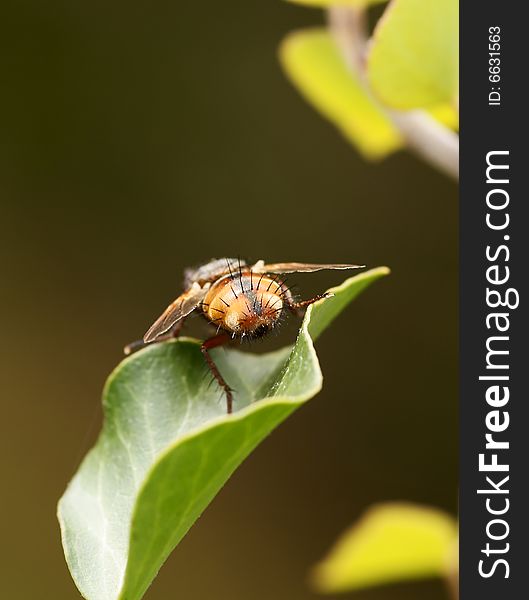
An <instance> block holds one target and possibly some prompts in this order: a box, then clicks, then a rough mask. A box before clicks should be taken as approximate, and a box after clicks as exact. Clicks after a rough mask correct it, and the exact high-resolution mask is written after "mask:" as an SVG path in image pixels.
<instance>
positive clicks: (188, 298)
mask: <svg viewBox="0 0 529 600" xmlns="http://www.w3.org/2000/svg"><path fill="white" fill-rule="evenodd" d="M209 287H210V286H209V284H207V285H204V286H200V285H199V284H198V283H196V282H195V283H194V284H193V285H192V286H191V287H190V288H189V290H187V292H184V293H183V294H182V295H181V296H178V298H177V299H176V300H175V301H174V302H173V303H171V304H169V306H168V307H167V308H166V309H165V311H164V313H163V314H162V315H161V316H160V317H159V318H158V320H157V321H156V322H155V323H154V324H153V325H151V327H150V328H149V331H147V333H146V334H145V335H144V336H143V341H144V342H145V343H148V342H154V341H155V340H156V338H157V337H159V336H160V335H162V334H163V333H166V332H167V331H169V329H171V327H172V326H173V325H174V324H175V323H176V322H177V321H179V320H180V319H183V318H184V317H187V315H188V314H189V313H191V312H193V311H194V310H195V308H196V307H197V306H198V305H199V304H200V303H201V302H202V300H204V297H205V295H206V292H207V291H208V288H209Z"/></svg>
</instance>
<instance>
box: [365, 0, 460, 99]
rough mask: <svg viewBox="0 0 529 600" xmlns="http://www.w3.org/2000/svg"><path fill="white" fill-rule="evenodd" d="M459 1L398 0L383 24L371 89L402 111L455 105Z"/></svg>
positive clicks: (377, 34)
mask: <svg viewBox="0 0 529 600" xmlns="http://www.w3.org/2000/svg"><path fill="white" fill-rule="evenodd" d="M458 44H459V4H458V0H393V2H391V3H390V4H389V5H388V7H387V8H386V10H385V12H384V15H383V16H382V18H381V19H380V20H379V22H378V23H377V26H376V28H375V31H374V34H373V39H372V41H371V47H370V52H369V57H368V69H367V72H368V79H369V82H370V86H371V88H372V90H373V92H374V93H375V95H376V96H377V98H379V99H380V100H381V101H382V102H383V103H384V104H385V105H387V106H388V107H391V108H395V109H399V110H409V109H414V108H432V107H435V106H436V105H440V104H444V103H454V102H455V100H456V98H457V94H458V59H459V45H458Z"/></svg>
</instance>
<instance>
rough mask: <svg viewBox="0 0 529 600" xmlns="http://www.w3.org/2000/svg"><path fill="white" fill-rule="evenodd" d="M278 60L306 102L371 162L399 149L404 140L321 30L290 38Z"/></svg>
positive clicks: (288, 37) (330, 38) (282, 46)
mask: <svg viewBox="0 0 529 600" xmlns="http://www.w3.org/2000/svg"><path fill="white" fill-rule="evenodd" d="M280 59H281V62H282V65H283V68H284V69H285V72H286V73H287V75H288V77H289V78H290V79H291V81H292V83H293V84H294V85H295V86H296V87H297V88H298V90H299V91H300V92H301V94H302V95H303V96H304V97H305V98H306V100H307V101H308V102H309V103H311V104H312V105H314V107H315V108H316V109H317V110H318V111H319V112H320V113H321V114H322V115H323V116H324V117H326V118H327V119H329V120H330V121H331V122H332V123H334V125H335V126H336V127H338V129H339V130H340V131H341V132H342V133H343V135H344V136H345V137H346V138H347V139H348V140H349V141H350V142H352V143H353V144H354V145H355V146H356V147H357V148H358V150H360V152H361V153H362V154H363V155H364V156H365V157H366V158H369V159H378V158H382V157H384V156H385V155H387V154H389V153H391V152H393V151H395V150H397V149H398V148H400V147H401V146H402V144H403V142H402V139H401V137H400V135H399V133H398V132H397V130H396V129H395V127H394V126H393V125H392V124H391V122H390V121H389V119H388V118H387V117H386V115H385V114H384V112H383V111H382V110H381V109H380V108H379V107H378V105H377V103H376V102H375V101H374V100H373V98H372V97H371V95H370V94H369V92H367V91H366V89H365V87H364V85H363V84H362V82H361V81H360V80H359V78H358V77H357V76H355V75H354V74H353V73H352V72H351V71H350V70H349V69H348V68H347V65H346V64H345V62H344V61H343V59H342V57H341V55H340V53H339V51H338V48H337V47H336V44H335V43H334V41H333V39H332V37H331V36H330V35H329V33H328V32H327V31H326V30H325V29H312V30H305V31H299V32H295V33H292V34H290V35H289V36H287V38H286V39H285V40H284V41H283V43H282V45H281V47H280Z"/></svg>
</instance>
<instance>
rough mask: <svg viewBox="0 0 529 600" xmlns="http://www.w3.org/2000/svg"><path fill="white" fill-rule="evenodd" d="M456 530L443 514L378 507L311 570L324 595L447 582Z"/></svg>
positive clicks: (409, 507) (402, 505) (401, 505)
mask: <svg viewBox="0 0 529 600" xmlns="http://www.w3.org/2000/svg"><path fill="white" fill-rule="evenodd" d="M456 542H457V525H456V522H455V520H454V519H453V518H452V517H451V516H450V515H448V514H446V513H444V512H442V511H440V510H435V509H432V508H428V507H423V506H418V505H414V504H406V503H388V504H380V505H378V506H374V507H373V508H371V509H370V510H369V511H368V512H367V513H366V514H365V515H364V517H363V518H362V519H361V520H360V522H359V523H357V524H355V525H354V526H353V527H352V528H351V529H350V530H349V531H346V532H345V533H344V534H343V536H342V537H341V538H340V539H339V540H338V542H337V543H336V545H335V546H334V548H332V549H331V551H330V553H329V555H328V556H327V557H326V558H325V559H324V560H323V561H322V562H321V563H320V564H319V565H317V566H316V568H315V570H314V574H313V575H314V577H313V581H314V584H315V586H316V588H317V589H318V590H319V591H321V592H325V593H335V592H341V591H346V590H355V589H358V588H364V587H369V586H372V585H378V584H383V583H388V582H394V581H401V580H407V579H422V578H426V577H433V576H441V577H442V576H446V577H450V576H451V575H452V570H453V555H454V551H455V548H456Z"/></svg>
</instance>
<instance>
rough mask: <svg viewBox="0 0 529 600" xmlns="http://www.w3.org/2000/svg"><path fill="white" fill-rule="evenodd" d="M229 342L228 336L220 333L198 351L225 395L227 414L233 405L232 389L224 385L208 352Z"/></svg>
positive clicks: (224, 382)
mask: <svg viewBox="0 0 529 600" xmlns="http://www.w3.org/2000/svg"><path fill="white" fill-rule="evenodd" d="M229 340H230V336H229V335H227V334H226V333H221V334H220V335H216V336H214V337H212V338H210V339H209V340H206V341H205V342H204V343H203V344H202V346H200V350H201V352H202V354H203V356H204V358H205V360H206V362H207V363H208V367H209V370H210V371H211V374H212V375H213V377H214V378H215V379H216V380H217V383H218V384H219V385H220V387H221V388H222V389H223V390H224V392H225V393H226V407H227V412H228V414H230V413H231V412H232V403H233V395H232V389H231V388H230V386H229V385H228V384H227V383H226V381H225V380H224V378H223V377H222V375H221V374H220V371H219V370H218V368H217V365H216V364H215V363H214V362H213V359H212V358H211V355H210V354H209V351H210V350H212V349H213V348H217V347H218V346H222V344H225V343H226V342H228V341H229Z"/></svg>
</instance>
